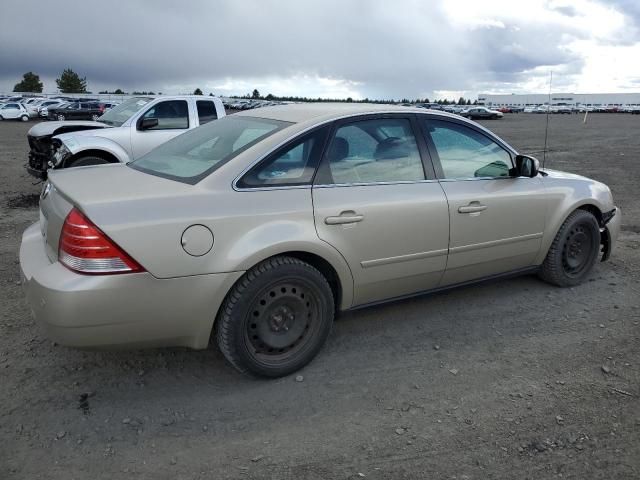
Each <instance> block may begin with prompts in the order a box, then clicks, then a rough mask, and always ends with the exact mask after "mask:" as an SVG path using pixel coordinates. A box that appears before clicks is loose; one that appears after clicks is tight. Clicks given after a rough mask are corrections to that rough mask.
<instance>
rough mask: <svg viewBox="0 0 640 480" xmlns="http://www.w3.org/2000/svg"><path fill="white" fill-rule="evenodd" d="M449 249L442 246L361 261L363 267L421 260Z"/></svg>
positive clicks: (439, 254) (444, 252)
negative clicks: (427, 250)
mask: <svg viewBox="0 0 640 480" xmlns="http://www.w3.org/2000/svg"><path fill="white" fill-rule="evenodd" d="M447 253H449V250H448V249H446V248H442V249H440V250H431V251H429V252H419V253H410V254H408V255H398V256H397V257H388V258H377V259H375V260H365V261H363V262H360V265H361V266H362V268H370V267H379V266H381V265H390V264H392V263H401V262H409V261H412V260H420V259H423V258H433V257H439V256H441V255H446V254H447Z"/></svg>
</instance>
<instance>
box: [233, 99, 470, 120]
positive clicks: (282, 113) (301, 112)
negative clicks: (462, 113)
mask: <svg viewBox="0 0 640 480" xmlns="http://www.w3.org/2000/svg"><path fill="white" fill-rule="evenodd" d="M429 111H430V110H428V109H424V108H416V107H403V106H400V105H378V104H371V103H321V102H318V103H295V104H289V105H276V106H272V107H263V108H260V109H258V110H247V111H242V112H239V113H234V116H236V115H239V116H247V117H259V118H268V119H271V120H280V121H283V122H291V123H306V122H310V121H316V122H320V121H328V120H333V119H338V118H342V117H351V116H355V115H366V114H376V113H379V114H382V113H402V112H404V113H421V114H424V113H426V112H429ZM433 113H434V114H438V115H442V116H450V117H453V118H460V117H458V116H457V115H453V114H448V113H446V112H441V111H437V112H436V111H433Z"/></svg>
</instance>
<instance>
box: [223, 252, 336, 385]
mask: <svg viewBox="0 0 640 480" xmlns="http://www.w3.org/2000/svg"><path fill="white" fill-rule="evenodd" d="M333 316H334V302H333V293H332V291H331V288H330V286H329V284H328V283H327V280H326V279H325V278H324V276H323V275H322V274H321V273H320V272H319V271H318V270H316V269H315V268H314V267H312V266H311V265H309V264H307V263H305V262H302V261H301V260H298V259H296V258H292V257H274V258H271V259H269V260H266V261H264V262H262V263H261V264H259V265H257V266H256V267H254V268H253V269H251V270H250V271H249V272H247V273H246V274H245V275H244V276H243V277H242V278H241V279H240V280H239V281H238V283H237V284H236V285H235V286H234V287H233V289H232V290H231V292H230V293H229V295H227V298H226V300H225V302H224V304H223V306H222V309H221V311H220V314H219V315H218V319H217V321H216V325H217V329H216V337H217V341H218V345H219V347H220V350H221V351H222V353H223V354H224V355H225V357H226V358H227V360H228V361H229V362H230V363H231V364H232V365H233V366H234V367H235V368H236V369H238V370H239V371H241V372H243V373H250V374H254V375H259V376H266V377H280V376H283V375H288V374H290V373H292V372H294V371H296V370H298V369H300V368H302V367H303V366H304V365H306V364H307V363H308V362H309V361H311V359H312V358H313V357H315V355H316V354H317V353H318V351H319V350H320V349H321V348H322V345H323V344H324V343H325V341H326V339H327V337H328V335H329V333H330V331H331V326H332V324H333Z"/></svg>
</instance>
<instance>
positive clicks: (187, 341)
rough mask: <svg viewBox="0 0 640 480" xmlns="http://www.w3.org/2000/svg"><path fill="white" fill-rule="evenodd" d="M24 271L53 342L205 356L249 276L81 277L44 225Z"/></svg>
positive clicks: (24, 257)
mask: <svg viewBox="0 0 640 480" xmlns="http://www.w3.org/2000/svg"><path fill="white" fill-rule="evenodd" d="M20 268H21V272H22V282H23V286H24V289H25V292H26V295H27V302H28V303H29V306H30V307H31V311H32V313H33V315H34V317H35V319H36V320H37V322H38V323H40V324H41V325H42V326H43V327H44V329H45V330H46V332H47V335H48V336H49V337H50V338H51V339H52V340H55V341H56V342H58V343H60V344H62V345H68V346H73V347H81V348H98V347H114V346H127V347H139V346H185V347H190V348H195V349H202V348H206V347H207V345H208V343H209V336H210V333H211V328H212V326H213V322H214V320H215V317H216V314H217V312H218V308H219V307H220V305H221V304H222V301H223V300H224V297H225V295H226V293H227V292H228V291H229V289H230V288H231V286H232V285H233V284H234V283H235V281H236V280H237V279H238V278H240V276H241V275H242V274H243V272H230V273H220V274H210V275H196V276H190V277H178V278H170V279H158V278H156V277H154V276H153V275H151V274H149V273H146V272H145V273H134V274H122V275H80V274H77V273H74V272H72V271H70V270H68V269H67V268H65V267H64V266H63V265H62V264H60V263H59V262H51V260H50V259H49V258H48V257H47V255H46V253H45V245H44V241H43V238H42V235H41V233H40V229H39V225H38V224H34V225H32V226H31V227H29V228H28V229H27V230H25V232H24V234H23V237H22V244H21V246H20Z"/></svg>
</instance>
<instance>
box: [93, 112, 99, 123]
mask: <svg viewBox="0 0 640 480" xmlns="http://www.w3.org/2000/svg"><path fill="white" fill-rule="evenodd" d="M98 118H100V115H95V114H94V115H91V120H93V121H94V122H97V121H98Z"/></svg>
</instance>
